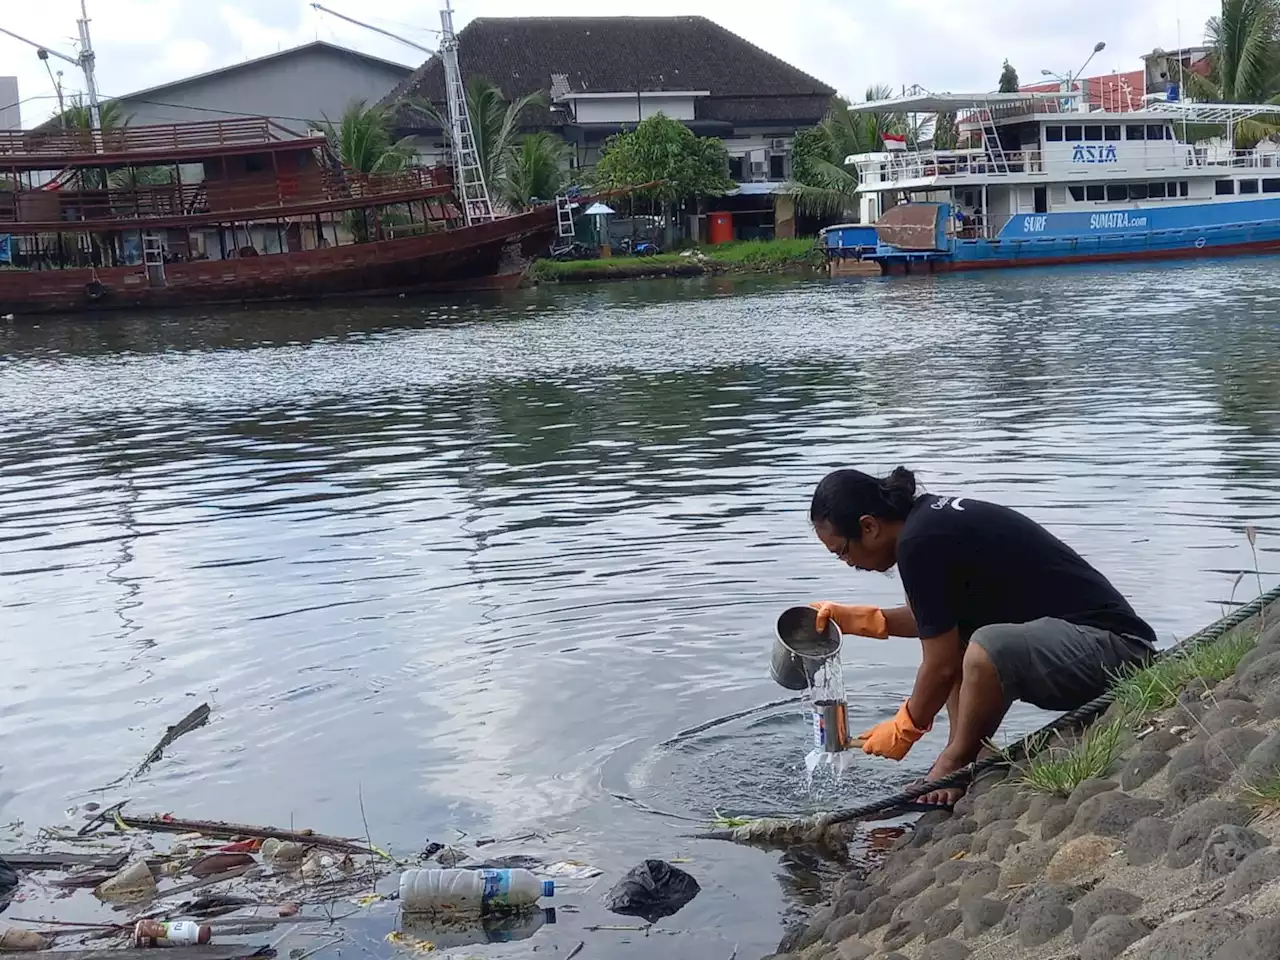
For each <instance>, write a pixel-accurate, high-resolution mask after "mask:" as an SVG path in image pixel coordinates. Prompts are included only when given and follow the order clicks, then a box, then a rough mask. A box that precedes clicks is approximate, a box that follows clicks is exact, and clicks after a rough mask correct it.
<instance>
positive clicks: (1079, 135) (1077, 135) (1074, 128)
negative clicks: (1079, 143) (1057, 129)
mask: <svg viewBox="0 0 1280 960" xmlns="http://www.w3.org/2000/svg"><path fill="white" fill-rule="evenodd" d="M1062 129H1063V132H1064V133H1065V134H1066V137H1067V139H1068V140H1083V139H1084V128H1083V127H1081V126H1080V125H1079V124H1074V123H1073V124H1070V125H1068V126H1066V127H1063V128H1062Z"/></svg>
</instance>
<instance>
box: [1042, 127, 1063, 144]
mask: <svg viewBox="0 0 1280 960" xmlns="http://www.w3.org/2000/svg"><path fill="white" fill-rule="evenodd" d="M1044 140H1045V143H1061V142H1062V127H1060V126H1057V125H1051V126H1047V127H1045V128H1044Z"/></svg>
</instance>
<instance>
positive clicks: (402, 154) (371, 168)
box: [324, 100, 414, 173]
mask: <svg viewBox="0 0 1280 960" xmlns="http://www.w3.org/2000/svg"><path fill="white" fill-rule="evenodd" d="M393 120H394V113H393V110H392V108H391V107H382V106H377V105H374V106H368V104H367V102H366V101H364V100H355V101H352V102H351V103H349V104H348V105H347V108H346V109H345V110H344V111H342V119H341V120H339V121H338V123H336V124H335V123H333V122H332V121H330V120H329V119H328V118H327V117H326V118H325V123H324V132H325V136H327V137H328V138H329V143H330V144H331V145H332V147H333V151H334V152H335V153H336V154H337V155H338V159H339V160H341V161H342V164H343V166H345V167H349V168H350V169H352V170H358V171H359V172H360V173H394V172H396V171H397V170H403V169H404V168H405V167H408V166H410V165H411V164H412V163H413V159H414V150H413V146H412V143H411V141H412V139H413V138H412V137H404V138H403V139H401V140H395V139H393V135H392V130H393Z"/></svg>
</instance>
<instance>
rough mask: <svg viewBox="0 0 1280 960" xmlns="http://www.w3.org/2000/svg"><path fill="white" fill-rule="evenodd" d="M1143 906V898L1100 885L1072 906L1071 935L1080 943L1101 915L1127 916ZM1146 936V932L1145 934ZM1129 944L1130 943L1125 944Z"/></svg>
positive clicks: (1126, 891)
mask: <svg viewBox="0 0 1280 960" xmlns="http://www.w3.org/2000/svg"><path fill="white" fill-rule="evenodd" d="M1140 906H1142V898H1141V897H1139V896H1137V895H1135V894H1132V893H1130V892H1129V891H1128V890H1121V889H1119V888H1118V887H1099V888H1098V889H1096V890H1093V891H1091V892H1090V893H1086V894H1085V895H1084V896H1083V897H1081V898H1080V902H1079V903H1077V904H1076V905H1075V907H1074V908H1072V911H1071V914H1072V920H1071V936H1072V938H1074V940H1075V941H1076V943H1080V942H1081V941H1082V940H1084V938H1085V937H1087V936H1088V935H1089V930H1090V928H1092V927H1093V925H1094V924H1095V923H1096V922H1097V921H1098V919H1099V918H1101V917H1109V916H1113V915H1114V916H1125V917H1127V916H1128V915H1129V914H1131V913H1133V911H1135V910H1137V909H1138V908H1139V907H1140ZM1144 936H1145V934H1144ZM1125 946H1128V944H1125Z"/></svg>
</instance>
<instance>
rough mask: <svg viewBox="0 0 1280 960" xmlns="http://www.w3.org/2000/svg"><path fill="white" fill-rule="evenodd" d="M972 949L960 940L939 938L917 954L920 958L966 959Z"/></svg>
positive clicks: (931, 959) (925, 959)
mask: <svg viewBox="0 0 1280 960" xmlns="http://www.w3.org/2000/svg"><path fill="white" fill-rule="evenodd" d="M970 953H971V951H970V950H969V948H968V947H966V946H965V945H964V944H963V943H961V942H960V941H959V940H951V939H946V940H937V941H935V942H933V943H931V944H929V945H928V946H926V947H925V948H924V949H923V950H921V951H920V953H919V954H917V956H918V958H919V960H965V957H967V956H969V954H970Z"/></svg>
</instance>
